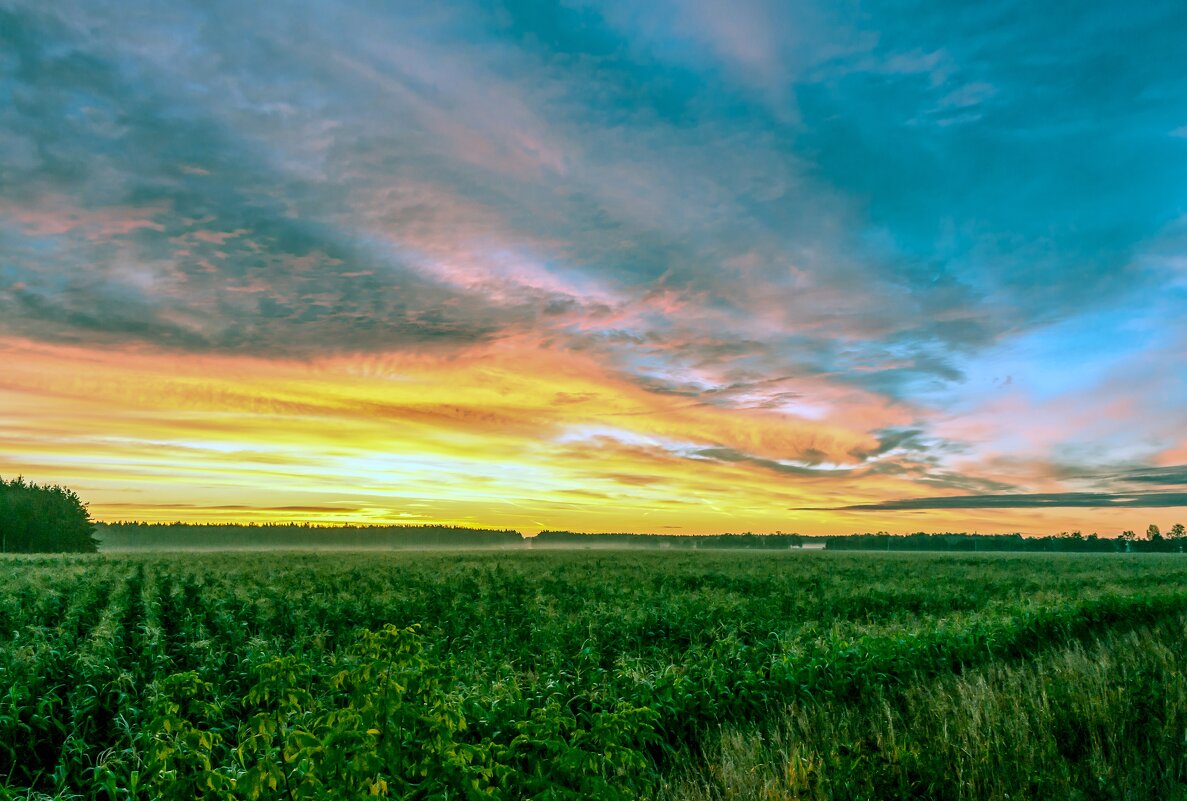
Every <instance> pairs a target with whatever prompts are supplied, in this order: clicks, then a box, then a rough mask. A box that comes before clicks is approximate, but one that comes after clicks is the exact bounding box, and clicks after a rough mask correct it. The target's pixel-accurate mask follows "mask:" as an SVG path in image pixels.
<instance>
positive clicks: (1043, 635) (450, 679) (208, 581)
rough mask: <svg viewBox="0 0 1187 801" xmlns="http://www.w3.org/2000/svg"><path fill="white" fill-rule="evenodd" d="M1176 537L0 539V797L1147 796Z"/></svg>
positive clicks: (1179, 600)
mask: <svg viewBox="0 0 1187 801" xmlns="http://www.w3.org/2000/svg"><path fill="white" fill-rule="evenodd" d="M1185 628H1187V558H1184V557H1180V556H1177V555H1167V556H1154V555H1141V556H1125V555H1067V556H1058V555H1045V556H1004V555H993V556H954V555H932V556H929V555H918V554H916V555H879V554H857V555H846V554H832V553H759V554H752V553H728V552H723V553H704V552H701V553H679V554H674V553H662V552H658V553H652V552H646V553H638V552H630V553H628V552H622V551H609V550H608V551H574V552H563V551H556V552H517V553H514V554H507V553H500V552H487V553H477V552H474V553H457V552H454V553H433V552H423V553H409V552H404V553H378V552H374V553H366V554H351V553H335V554H309V553H304V554H302V553H248V554H245V553H236V554H217V553H214V554H211V553H207V554H173V555H168V554H157V555H129V556H116V557H113V556H94V555H84V556H62V557H28V556H27V557H7V558H5V559H4V560H3V561H2V562H0V637H2V638H3V640H2V647H0V782H2V783H3V784H4V785H5V786H6V787H7V790H5V791H3V792H0V797H14V798H26V797H34V798H36V797H41V795H42V794H44V795H46V796H51V797H61V798H73V797H81V798H88V799H90V798H94V799H134V798H136V799H158V798H176V799H194V798H264V799H307V798H317V799H341V798H358V797H366V796H372V795H380V796H383V795H387V796H389V797H395V798H426V799H427V798H434V799H463V798H498V799H517V798H539V799H564V798H596V799H618V798H624V799H625V798H667V799H708V798H722V799H725V798H730V799H734V798H737V799H749V798H755V799H758V798H763V799H793V798H812V799H816V798H820V799H826V798H835V799H845V798H919V799H949V798H951V799H965V798H967V799H1005V798H1011V799H1020V798H1035V799H1039V798H1043V799H1047V798H1079V799H1144V798H1149V799H1174V798H1183V797H1185V790H1187V739H1185V738H1187V680H1185V679H1187V677H1185V669H1187V634H1185Z"/></svg>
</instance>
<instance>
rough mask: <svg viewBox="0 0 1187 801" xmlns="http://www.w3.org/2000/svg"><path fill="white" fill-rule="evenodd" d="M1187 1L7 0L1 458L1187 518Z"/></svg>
mask: <svg viewBox="0 0 1187 801" xmlns="http://www.w3.org/2000/svg"><path fill="white" fill-rule="evenodd" d="M1185 37H1187V3H1183V2H1181V0H1168V1H1167V2H1159V1H1157V0H1150V2H1139V3H1124V4H1118V3H1096V2H1067V3H1049V4H1037V5H1036V4H1034V3H1023V2H997V3H992V4H981V3H965V2H947V3H934V2H928V3H923V2H920V3H912V2H887V3H858V2H821V3H819V4H812V3H807V2H795V1H793V2H782V1H781V0H771V2H747V3H743V2H738V1H737V0H692V1H691V2H666V1H665V0H656V2H635V1H634V0H632V1H630V2H606V3H584V2H563V3H557V4H555V5H554V4H551V3H536V2H530V3H529V2H523V3H518V2H507V3H505V4H499V3H473V4H467V3H460V2H439V3H438V2H432V3H431V2H423V3H422V2H391V3H380V2H368V3H364V2H313V3H271V2H269V3H245V2H225V3H223V2H217V1H210V2H207V1H204V2H201V3H193V4H186V3H181V2H172V1H166V2H161V1H160V0H154V1H153V2H138V0H119V2H112V3H104V2H98V1H94V0H92V1H90V2H71V1H70V0H54V2H44V0H36V2H32V1H30V2H23V0H16V1H15V2H13V1H12V0H0V476H4V477H6V478H8V477H15V476H16V475H18V474H23V475H24V476H25V477H26V478H28V479H31V480H33V481H37V482H51V483H61V484H66V485H69V486H71V487H73V488H75V489H76V490H77V491H78V492H79V494H80V495H81V496H82V497H83V499H84V500H86V501H89V503H90V508H91V511H92V513H93V514H94V516H95V517H96V518H98V519H101V520H119V519H141V520H190V521H268V520H272V521H290V520H292V521H299V522H300V521H311V522H362V523H399V522H408V523H422V522H433V523H436V522H444V523H457V524H472V525H484V526H497V527H510V528H516V529H519V530H521V531H525V532H532V531H536V530H538V529H541V528H565V529H571V530H579V531H650V532H664V533H671V532H684V533H702V532H721V531H747V530H749V531H775V530H782V531H798V532H803V533H807V534H823V533H848V532H852V531H875V530H881V529H885V530H889V531H894V532H905V531H917V530H927V531H943V530H969V531H973V530H976V531H981V532H986V531H1022V532H1027V533H1035V534H1040V533H1054V532H1058V531H1061V530H1071V529H1082V530H1083V531H1084V532H1086V533H1087V532H1091V531H1099V532H1100V533H1102V534H1115V533H1116V532H1117V531H1119V530H1121V529H1123V528H1133V529H1137V530H1139V531H1140V530H1144V529H1145V527H1146V525H1147V524H1148V523H1151V522H1154V523H1158V524H1159V525H1162V526H1163V527H1164V528H1165V527H1168V526H1169V525H1170V524H1172V523H1174V522H1178V521H1183V522H1187V47H1185V46H1184V39H1185Z"/></svg>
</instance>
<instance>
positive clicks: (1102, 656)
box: [663, 617, 1187, 801]
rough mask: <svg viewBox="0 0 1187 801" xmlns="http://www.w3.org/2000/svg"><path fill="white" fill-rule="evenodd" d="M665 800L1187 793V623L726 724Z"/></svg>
mask: <svg viewBox="0 0 1187 801" xmlns="http://www.w3.org/2000/svg"><path fill="white" fill-rule="evenodd" d="M663 798H664V799H666V800H667V801H724V800H725V799H729V800H730V801H751V800H753V801H759V800H760V799H761V801H775V800H776V799H787V800H790V799H796V800H797V801H826V800H827V801H832V800H834V799H836V800H840V799H855V800H856V799H871V800H873V799H934V800H935V801H948V800H950V801H1020V800H1021V799H1035V801H1041V800H1045V799H1071V800H1073V801H1122V800H1124V801H1174V800H1175V799H1183V798H1187V617H1176V618H1175V619H1173V620H1169V621H1166V622H1163V623H1161V624H1159V625H1156V626H1152V627H1143V628H1141V629H1138V630H1135V631H1126V632H1110V631H1106V632H1103V633H1101V634H1100V635H1098V636H1095V637H1092V638H1091V639H1090V640H1089V641H1088V642H1085V643H1080V642H1075V643H1072V644H1070V645H1066V646H1063V647H1056V648H1054V649H1053V650H1052V651H1050V652H1049V653H1045V654H1042V655H1041V656H1039V657H1038V658H1036V659H1034V660H1033V661H1028V662H1022V663H1017V662H996V661H995V662H993V663H991V664H989V665H986V666H984V667H980V668H977V669H973V670H970V671H967V672H964V673H962V674H961V675H949V676H944V677H941V678H939V679H935V680H921V681H914V682H910V683H908V684H907V685H905V686H903V687H895V688H889V687H888V688H881V689H878V690H876V691H874V692H873V693H871V694H870V695H869V696H868V697H866V698H863V699H861V700H860V701H859V702H856V703H834V702H823V703H812V702H808V703H798V704H793V705H791V706H789V707H787V708H786V709H784V710H782V711H781V712H780V713H779V714H778V715H775V716H772V719H770V720H766V721H762V722H761V723H760V724H758V725H750V726H742V727H739V726H734V725H730V726H724V727H720V728H718V729H717V730H716V731H713V732H712V733H711V734H710V735H709V736H708V737H707V738H706V741H705V742H704V743H703V745H702V750H701V751H700V752H698V753H697V754H696V755H695V758H690V757H689V756H686V757H685V761H684V762H683V764H682V765H681V766H680V767H679V768H677V769H675V770H674V771H673V773H672V774H671V775H670V777H669V778H668V780H667V782H666V786H665V792H664V795H663Z"/></svg>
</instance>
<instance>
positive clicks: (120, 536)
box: [95, 523, 523, 551]
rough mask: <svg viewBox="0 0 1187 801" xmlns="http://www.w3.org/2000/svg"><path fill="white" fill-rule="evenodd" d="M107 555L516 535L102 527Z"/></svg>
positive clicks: (473, 544) (426, 544) (446, 529)
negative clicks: (125, 552) (113, 553)
mask: <svg viewBox="0 0 1187 801" xmlns="http://www.w3.org/2000/svg"><path fill="white" fill-rule="evenodd" d="M95 533H96V536H97V537H98V539H99V547H100V549H101V550H104V551H137V550H161V549H163V550H171V549H187V550H189V549H198V550H225V549H233V548H297V549H305V548H332V549H349V550H359V549H368V548H384V549H386V548H506V547H519V546H520V545H521V544H522V543H523V537H522V536H521V535H520V533H519V532H518V531H508V530H502V531H499V530H492V529H479V528H464V527H459V526H416V525H412V526H408V525H403V526H311V525H309V524H296V523H292V524H288V523H283V524H273V523H265V524H239V523H217V524H193V523H100V524H99V525H98V527H97V530H96V532H95Z"/></svg>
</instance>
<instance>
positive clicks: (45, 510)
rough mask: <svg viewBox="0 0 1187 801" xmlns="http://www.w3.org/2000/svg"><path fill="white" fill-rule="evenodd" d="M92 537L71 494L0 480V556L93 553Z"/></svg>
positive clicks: (86, 516) (81, 506)
mask: <svg viewBox="0 0 1187 801" xmlns="http://www.w3.org/2000/svg"><path fill="white" fill-rule="evenodd" d="M94 533H95V523H94V521H93V520H91V514H90V512H88V511H87V507H86V506H85V505H84V504H83V502H82V501H81V500H79V497H78V495H76V494H75V493H74V491H73V490H70V489H66V488H65V487H59V486H49V485H44V486H43V485H38V484H30V483H28V482H26V481H25V480H24V479H23V478H15V479H13V480H11V481H5V480H4V479H3V478H0V553H45V552H53V551H58V552H61V551H68V552H72V553H94V552H95V551H97V550H99V547H98V543H97V542H96V540H95V537H94Z"/></svg>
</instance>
